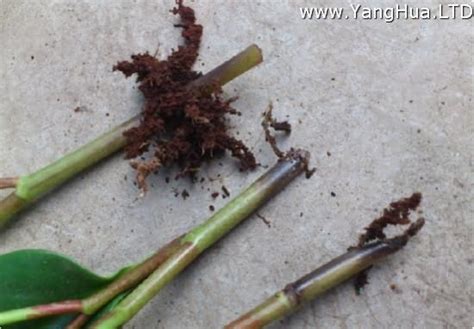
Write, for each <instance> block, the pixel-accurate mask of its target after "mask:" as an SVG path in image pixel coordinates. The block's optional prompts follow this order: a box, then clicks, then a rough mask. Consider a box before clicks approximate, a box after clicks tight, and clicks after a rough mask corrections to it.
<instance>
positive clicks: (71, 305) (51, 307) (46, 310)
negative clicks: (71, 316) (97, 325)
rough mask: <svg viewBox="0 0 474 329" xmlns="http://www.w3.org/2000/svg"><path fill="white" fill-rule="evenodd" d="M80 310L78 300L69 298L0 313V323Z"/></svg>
mask: <svg viewBox="0 0 474 329" xmlns="http://www.w3.org/2000/svg"><path fill="white" fill-rule="evenodd" d="M81 311H82V304H81V301H80V300H70V301H64V302H60V303H54V304H48V305H40V306H33V307H25V308H21V309H17V310H11V311H6V312H2V313H0V325H2V326H3V325H7V324H12V323H16V322H21V321H28V320H33V319H38V318H43V317H47V316H52V315H59V314H66V313H79V312H81ZM0 328H1V327H0Z"/></svg>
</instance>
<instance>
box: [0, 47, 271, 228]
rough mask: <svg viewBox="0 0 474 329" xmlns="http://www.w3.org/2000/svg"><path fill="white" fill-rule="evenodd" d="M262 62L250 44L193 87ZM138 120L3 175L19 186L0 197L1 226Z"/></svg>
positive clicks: (207, 88)
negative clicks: (22, 172)
mask: <svg viewBox="0 0 474 329" xmlns="http://www.w3.org/2000/svg"><path fill="white" fill-rule="evenodd" d="M261 62H262V53H261V50H260V49H259V48H258V47H257V46H256V45H251V46H249V47H247V48H246V49H245V50H243V51H242V52H240V53H239V54H237V55H236V56H234V57H233V58H231V59H230V60H228V61H227V62H225V63H223V64H221V65H220V66H218V67H217V68H215V69H213V70H212V71H210V72H209V73H207V74H206V75H204V76H202V77H200V78H199V79H197V80H195V81H193V82H192V83H191V84H190V88H201V90H202V92H205V93H209V92H212V90H214V88H216V87H221V86H223V85H224V84H226V83H227V82H229V81H231V80H232V79H234V78H236V77H238V76H239V75H241V74H243V73H245V72H246V71H248V70H250V69H251V68H253V67H255V66H256V65H258V64H259V63H261ZM139 120H140V116H135V117H134V118H132V119H130V120H128V121H127V122H124V123H122V124H121V125H119V126H117V127H116V128H114V129H112V130H111V131H109V132H107V133H105V134H104V135H102V136H100V137H99V138H97V139H96V140H94V141H92V142H90V143H88V144H86V145H84V146H83V147H81V148H79V149H78V150H76V151H74V152H72V153H70V154H68V155H66V156H64V157H63V158H61V159H59V160H57V161H56V162H53V163H52V164H50V165H48V166H46V167H44V168H43V169H40V170H38V171H36V172H34V173H32V174H29V175H26V176H21V177H18V178H16V179H14V180H12V179H0V184H1V182H3V183H4V184H3V186H4V187H16V191H15V192H13V193H11V194H10V195H9V196H8V197H7V198H5V199H4V200H2V201H0V228H2V227H3V226H5V225H6V224H7V223H8V222H9V221H10V219H11V218H12V217H13V216H14V215H15V214H17V213H18V212H20V211H21V210H23V209H24V208H26V207H27V206H28V205H30V204H32V203H34V202H35V201H37V200H38V199H39V198H41V197H42V196H43V195H45V194H46V193H48V192H50V191H51V190H53V189H55V188H57V187H58V186H60V185H61V184H63V183H64V182H66V181H67V180H69V179H71V178H72V177H74V176H76V175H77V174H78V173H80V172H82V171H84V170H85V169H87V168H89V167H91V166H93V165H94V164H96V163H97V162H99V161H100V160H102V159H104V158H106V157H108V156H110V155H112V154H114V153H116V152H117V151H119V150H120V149H122V148H123V147H124V146H125V145H126V142H127V140H126V138H125V137H124V135H123V133H124V132H125V131H127V130H128V129H130V128H131V127H133V126H135V125H136V124H138V123H139ZM0 187H1V185H0Z"/></svg>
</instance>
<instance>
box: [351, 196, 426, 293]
mask: <svg viewBox="0 0 474 329" xmlns="http://www.w3.org/2000/svg"><path fill="white" fill-rule="evenodd" d="M421 199H422V195H421V193H413V194H412V195H411V196H410V197H408V198H403V199H400V200H398V201H395V202H392V203H391V204H390V205H389V207H387V208H385V209H384V210H383V213H382V216H380V217H379V218H376V219H374V220H373V221H372V223H370V225H369V226H367V227H366V228H365V233H363V234H361V235H360V237H359V242H358V244H357V246H355V247H350V248H349V249H354V248H361V247H363V246H364V245H366V244H367V243H369V242H371V241H386V242H390V243H391V244H394V245H397V246H398V247H399V248H402V247H404V246H405V245H406V244H407V242H408V240H409V239H410V238H411V237H413V236H415V235H416V234H417V233H418V231H419V230H420V229H421V228H422V227H423V225H424V224H425V220H424V219H423V218H418V219H417V220H416V221H415V222H411V221H410V218H409V215H410V212H413V211H415V210H416V209H417V208H418V206H419V205H420V203H421ZM407 224H410V226H409V227H408V228H407V229H406V230H405V231H404V232H403V233H402V234H400V235H397V236H395V237H393V238H387V236H386V234H385V232H384V229H385V228H386V227H387V226H388V225H407ZM371 268H372V267H369V268H368V269H366V270H364V271H362V272H360V273H359V274H358V275H357V276H356V277H355V278H354V287H355V290H356V293H357V294H359V293H360V291H361V289H362V288H363V287H364V286H365V285H366V284H367V283H368V271H369V270H370V269H371Z"/></svg>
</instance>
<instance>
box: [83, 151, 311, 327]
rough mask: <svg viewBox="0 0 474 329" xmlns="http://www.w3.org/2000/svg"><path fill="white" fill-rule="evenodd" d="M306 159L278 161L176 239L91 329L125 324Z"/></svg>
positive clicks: (299, 155) (295, 155)
mask: <svg viewBox="0 0 474 329" xmlns="http://www.w3.org/2000/svg"><path fill="white" fill-rule="evenodd" d="M308 157H309V154H308V153H307V152H303V151H293V152H291V154H289V155H288V156H287V157H286V158H284V159H281V160H279V161H278V163H277V164H276V165H275V166H274V167H273V168H271V169H270V170H269V171H268V172H267V173H265V174H264V175H263V176H262V177H260V178H259V179H258V180H257V181H256V182H254V183H253V184H252V185H251V186H250V187H248V188H247V189H246V190H245V191H244V192H242V193H241V194H240V195H238V196H237V197H236V198H234V199H233V200H232V201H231V202H229V203H228V204H227V205H226V206H225V207H224V208H222V209H220V210H219V211H218V212H216V213H215V214H214V215H213V216H212V217H211V218H209V219H208V220H207V221H206V222H204V223H203V224H201V225H199V226H197V227H196V228H194V229H193V230H191V231H190V232H189V233H187V234H186V235H185V236H184V237H183V238H182V239H180V243H181V246H180V248H179V249H178V250H177V252H175V253H174V254H173V255H172V256H171V257H169V258H168V259H167V260H166V261H165V262H164V263H163V264H162V265H161V266H160V267H158V269H157V270H155V271H154V272H153V273H152V274H151V275H150V276H149V277H148V278H147V279H146V280H144V281H143V282H142V283H141V284H140V285H139V286H138V287H137V288H136V289H135V290H133V291H132V292H131V293H130V294H129V295H128V296H127V297H126V298H125V299H124V300H123V301H122V302H120V303H119V304H118V305H117V306H116V307H115V308H114V309H113V310H112V311H110V312H109V313H107V314H105V315H104V316H103V317H102V318H101V319H99V320H98V321H97V322H96V323H95V324H93V325H92V328H96V329H111V328H118V327H120V326H122V325H123V324H125V323H126V322H127V321H129V320H130V319H131V318H132V317H133V316H134V315H135V314H137V313H138V312H139V311H140V310H141V309H142V308H143V306H145V305H146V303H147V302H148V301H150V300H151V299H152V298H153V297H154V296H155V295H156V294H157V293H158V292H159V291H160V290H161V289H162V288H163V287H164V286H166V285H167V284H168V283H169V282H170V281H171V280H173V279H174V278H175V277H176V276H177V275H178V274H179V273H181V272H182V271H183V270H184V269H185V268H186V267H187V266H188V265H189V264H190V263H191V262H192V261H193V260H194V259H196V258H197V257H198V256H199V255H200V254H201V253H202V252H203V251H204V250H206V249H207V248H209V247H210V246H211V245H212V244H214V243H215V242H216V241H218V240H219V239H220V238H222V237H223V236H224V235H225V234H226V233H228V232H229V231H230V230H232V229H233V228H234V227H235V226H236V225H238V224H239V223H240V222H241V221H243V220H244V219H245V218H247V217H248V216H249V215H250V214H252V213H253V212H255V211H256V210H257V209H258V208H259V207H260V206H262V205H263V204H264V203H265V202H266V201H267V200H269V199H270V198H271V197H272V196H273V195H275V194H276V193H278V192H279V191H281V190H282V189H283V188H284V187H285V186H286V185H287V184H288V183H290V182H291V181H292V180H293V179H294V178H295V177H297V176H298V175H300V174H301V173H302V172H304V171H305V169H307V163H308Z"/></svg>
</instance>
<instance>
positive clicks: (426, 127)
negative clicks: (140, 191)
mask: <svg viewBox="0 0 474 329" xmlns="http://www.w3.org/2000/svg"><path fill="white" fill-rule="evenodd" d="M311 3H312V4H313V5H320V6H323V5H324V3H323V2H311ZM311 3H310V2H308V4H307V5H311ZM364 3H365V4H367V2H364ZM423 3H424V4H426V5H430V6H431V7H433V8H434V7H436V6H437V4H438V3H437V2H429V1H426V2H423ZM303 4H304V2H296V1H295V2H273V1H272V2H270V1H263V2H259V1H225V2H217V3H216V2H215V1H212V2H211V1H196V2H195V3H193V6H194V8H195V9H196V13H197V16H198V19H199V20H200V22H202V23H203V25H204V26H205V29H206V30H205V35H204V39H203V47H202V49H201V54H202V55H201V56H202V57H201V59H202V60H201V61H199V62H198V64H197V69H201V70H203V71H207V70H209V69H210V68H212V67H214V66H215V65H217V64H219V63H220V62H221V61H222V60H224V59H227V58H228V57H230V56H232V55H234V54H235V53H236V52H238V51H240V50H241V49H243V48H245V47H246V46H247V45H249V44H250V43H254V42H255V43H257V44H259V46H260V47H261V48H262V49H263V51H264V55H265V62H264V63H263V64H262V65H261V66H260V67H259V68H258V69H256V70H253V71H252V72H251V73H249V74H247V75H245V77H242V78H240V79H238V80H236V81H235V82H233V83H232V84H230V85H229V86H227V87H226V92H227V94H228V96H233V95H235V94H236V93H237V92H234V89H236V90H237V91H238V94H239V96H240V98H239V100H237V101H236V102H235V103H234V106H235V107H236V108H238V109H240V110H241V111H242V112H243V115H242V116H241V117H236V118H233V123H234V125H239V127H240V129H241V131H242V133H241V134H240V136H239V138H241V139H242V140H243V141H244V142H245V143H246V144H248V145H249V146H251V147H252V150H253V151H254V152H255V154H256V156H257V159H258V160H259V161H260V162H262V163H263V164H271V163H272V162H273V161H274V155H273V153H272V151H271V150H270V148H269V147H268V145H267V144H266V143H265V141H264V135H263V131H262V129H261V126H260V122H259V120H255V118H256V117H257V113H261V112H262V111H263V110H264V109H265V108H266V107H267V105H268V102H269V100H273V105H274V114H275V117H277V118H286V115H289V116H290V117H289V120H290V122H291V123H292V124H293V132H292V133H291V138H290V139H289V142H284V143H283V144H284V146H289V144H290V143H291V144H294V145H296V146H304V147H307V148H308V149H309V150H310V151H311V153H312V154H313V157H314V160H315V161H316V164H317V166H318V171H317V172H316V173H315V175H314V176H313V178H312V179H311V180H305V179H303V178H301V179H299V180H297V181H296V182H295V183H294V184H292V185H290V186H289V187H288V188H287V190H286V191H285V193H284V194H282V195H280V196H278V197H277V198H275V199H274V200H273V201H272V202H271V203H270V204H268V205H267V206H266V207H264V208H263V209H261V210H260V211H259V214H260V215H261V216H263V217H264V218H265V219H266V220H268V221H269V222H270V223H271V225H270V228H269V227H268V226H267V224H266V223H264V222H263V221H262V220H261V219H260V218H259V217H257V216H254V217H252V218H251V219H250V220H249V221H248V222H246V223H245V224H243V225H242V226H241V227H239V228H238V229H237V230H236V231H234V232H233V233H232V234H231V235H229V236H228V237H227V238H226V240H225V241H223V242H222V243H219V244H218V246H217V247H216V248H213V249H212V250H211V251H210V252H208V253H207V254H206V255H205V256H204V257H202V258H201V259H200V260H199V261H198V262H197V263H196V264H195V265H194V266H193V267H192V268H190V269H189V270H188V271H186V273H184V275H182V276H181V277H180V278H179V279H178V280H177V281H175V282H174V283H173V284H172V285H170V286H169V287H167V288H166V289H165V290H164V291H163V292H162V293H161V295H160V296H159V297H157V298H155V299H154V301H153V302H152V303H151V304H150V305H148V306H147V308H146V309H145V310H143V311H142V312H141V313H140V314H139V316H137V318H136V319H134V320H133V322H131V323H130V324H129V325H128V328H150V329H153V328H167V329H168V328H218V327H220V326H221V325H223V324H224V323H226V322H227V321H229V320H231V319H233V318H234V317H235V316H236V315H237V314H238V313H240V312H242V311H245V310H247V309H248V308H249V307H252V306H254V305H255V304H256V303H258V302H259V301H261V300H262V299H263V298H264V297H266V296H268V295H269V294H270V293H273V292H274V291H276V290H277V289H280V288H282V287H283V285H284V284H285V283H286V282H288V281H291V280H294V279H296V278H298V277H299V276H301V275H302V274H303V273H305V272H308V271H309V270H310V269H313V268H314V267H316V266H317V265H319V264H321V263H322V262H325V261H327V260H329V259H330V258H332V257H333V256H335V255H338V254H340V253H341V252H344V251H345V248H346V247H347V245H348V241H353V243H357V235H358V234H359V233H361V229H362V228H363V227H364V226H366V225H367V224H369V223H370V221H371V220H372V219H373V218H375V217H377V216H378V215H380V211H381V210H382V208H383V207H384V206H385V205H387V204H388V203H389V202H390V201H393V200H396V199H398V198H400V197H402V196H408V195H410V194H411V193H412V192H414V191H420V192H422V193H423V201H422V209H423V210H424V213H423V216H424V217H425V218H426V219H427V222H426V225H425V227H424V228H423V230H422V232H421V234H420V235H419V236H417V237H415V238H414V239H413V241H412V243H410V244H409V245H408V246H407V248H406V249H404V250H402V251H401V252H400V253H397V254H396V255H395V256H394V257H392V258H391V259H390V260H389V261H387V262H385V263H384V264H383V266H377V267H375V268H374V269H373V270H372V271H371V275H370V280H371V284H370V285H368V286H367V287H366V288H365V290H364V291H363V292H362V294H361V296H359V297H358V296H356V295H355V293H354V290H353V289H352V287H351V285H350V284H347V285H345V286H342V287H340V288H338V289H336V290H335V291H332V292H331V293H329V294H328V295H326V296H325V298H324V299H321V300H319V301H315V302H314V303H312V304H310V305H308V306H307V307H304V308H303V309H302V310H301V311H300V312H298V313H297V314H295V315H294V316H292V317H290V318H288V319H286V320H284V321H283V322H282V323H277V324H275V325H273V326H272V328H273V329H277V328H303V329H306V328H308V329H309V328H315V327H318V328H430V329H431V328H467V327H471V326H472V325H473V323H474V319H473V317H472V315H470V314H469V309H472V307H473V302H474V301H473V299H474V296H473V293H474V292H473V289H474V288H473V281H472V273H473V261H474V256H473V248H474V246H473V242H472V241H473V231H474V221H473V213H474V195H473V190H474V179H473V142H472V130H473V126H474V117H473V112H472V111H473V101H472V93H473V50H472V49H473V46H474V35H473V31H474V29H473V23H472V19H471V20H470V21H461V20H459V21H416V20H411V21H410V20H408V21H404V20H403V21H399V22H394V23H392V24H386V23H383V22H379V21H353V20H347V21H346V20H342V21H329V20H327V21H302V20H301V19H300V14H299V7H300V6H301V5H303ZM340 4H341V5H342V6H346V7H348V5H347V3H346V2H341V3H340ZM172 5H173V4H172V3H171V1H149V0H147V1H125V0H124V1H111V0H107V1H100V2H99V1H82V2H77V3H76V2H75V1H42V2H39V1H38V2H31V1H18V0H14V1H13V0H8V1H7V0H1V1H0V44H1V45H2V46H1V50H0V73H1V82H0V158H1V159H2V161H1V162H0V172H1V173H4V174H7V175H14V174H22V173H25V172H28V171H31V170H34V169H37V168H39V167H41V166H42V165H44V164H46V163H48V162H50V161H52V160H54V159H56V158H57V157H59V156H60V155H62V154H64V152H66V151H69V150H72V149H74V148H76V147H77V146H79V145H81V144H82V142H83V141H85V140H90V139H92V138H93V137H95V136H97V135H98V134H99V133H100V132H103V131H105V130H106V129H108V128H110V127H112V126H114V125H116V124H118V123H120V122H122V121H124V120H125V119H126V118H128V117H130V116H131V115H132V114H134V113H137V111H138V110H139V108H140V107H141V105H142V99H141V98H140V96H139V92H138V91H137V90H136V89H133V86H134V82H133V80H131V79H129V80H125V79H123V76H122V75H121V74H120V73H118V72H115V73H112V72H111V67H112V65H113V64H115V63H116V62H117V61H119V60H122V59H124V58H127V57H128V56H129V55H130V54H132V53H134V52H142V51H146V50H150V51H151V52H153V51H154V50H155V49H156V48H158V47H159V49H160V52H161V55H162V56H165V55H167V54H168V53H169V52H168V51H169V49H170V48H171V47H174V46H175V44H176V40H178V38H179V30H178V29H175V28H172V27H171V24H172V23H173V22H175V18H174V17H173V16H172V15H170V14H169V13H168V10H169V8H170V7H171V6H172ZM208 47H209V49H208ZM78 107H79V108H80V111H76V112H75V111H74V109H76V108H78ZM227 161H228V162H229V163H225V165H224V166H222V167H221V166H219V165H218V164H216V165H215V166H213V167H210V168H205V170H204V173H205V175H206V176H210V177H213V178H215V180H214V181H213V182H212V183H208V184H209V185H206V187H205V190H204V192H205V193H200V192H201V187H200V185H196V186H189V185H188V183H187V182H186V181H185V180H181V181H179V182H177V183H175V182H174V181H172V182H171V183H170V184H163V182H164V178H165V175H164V174H163V175H161V176H158V177H155V178H153V179H152V180H151V183H152V184H153V183H154V184H156V185H159V186H160V188H155V189H151V190H150V192H149V193H148V195H147V197H146V198H145V199H143V200H138V201H137V199H136V196H137V189H136V187H135V186H133V184H132V181H133V176H134V173H133V169H131V168H130V166H129V165H128V164H127V163H126V162H125V161H123V160H121V159H120V157H118V156H117V157H115V158H113V159H111V160H109V161H107V162H106V163H104V164H102V165H101V166H99V167H97V168H96V169H94V170H93V171H91V172H89V173H87V174H86V175H83V176H81V177H80V178H79V179H76V180H75V181H74V182H72V183H70V184H68V185H67V186H65V187H64V188H62V189H61V190H60V191H58V192H56V193H54V194H53V195H52V196H51V197H50V198H47V199H46V200H44V201H43V202H41V204H39V205H38V206H36V207H34V208H33V209H32V210H31V211H29V212H27V213H24V214H23V215H22V216H21V217H20V220H19V222H18V223H17V225H14V226H13V227H12V228H11V229H10V230H9V231H7V232H6V233H3V234H2V236H1V240H0V252H7V251H11V250H15V249H18V248H48V249H52V250H57V251H60V252H63V253H66V254H68V255H70V256H73V257H75V258H77V259H79V260H80V261H81V262H82V263H83V264H85V265H87V266H89V267H91V268H94V269H95V270H97V271H99V272H102V273H107V272H110V271H112V270H114V269H115V268H117V267H119V266H120V265H122V264H124V263H128V262H132V261H134V260H137V259H138V258H141V257H142V256H143V255H147V254H149V252H150V251H151V250H153V249H156V248H157V247H158V246H160V245H162V244H163V243H165V242H166V241H168V240H170V239H171V238H173V237H175V236H177V235H178V234H180V233H182V232H184V231H185V230H187V229H189V228H190V227H192V226H193V225H195V224H197V223H199V222H201V221H202V220H203V219H204V218H206V217H207V216H208V215H209V214H210V211H209V205H211V204H212V205H214V206H215V207H216V208H218V207H220V206H221V205H223V204H224V203H225V202H226V201H227V200H228V199H226V200H224V199H222V197H220V196H219V197H218V198H216V199H215V200H214V199H213V198H212V196H211V194H212V192H213V191H220V190H221V186H222V185H225V186H226V187H227V189H228V190H229V191H230V193H231V195H236V193H237V192H238V191H239V190H241V189H242V188H243V187H245V186H246V185H247V184H248V183H249V182H251V181H252V180H253V179H254V178H255V177H257V176H258V175H259V174H260V173H261V172H262V170H263V169H259V170H257V171H255V172H253V173H250V174H249V175H241V174H240V173H239V171H238V166H232V164H233V163H234V162H233V161H234V160H227ZM218 174H220V175H221V176H220V177H218V176H217V175H218ZM125 176H127V177H128V179H127V180H125V179H124V177H125ZM153 181H154V182H153ZM176 187H177V188H179V191H181V190H182V189H183V188H186V189H187V191H189V194H190V196H189V197H188V198H187V199H186V200H185V201H183V199H182V198H181V197H178V198H175V197H174V194H173V188H176ZM207 187H209V189H210V191H209V192H208V191H207V190H206V189H207ZM4 194H5V193H3V192H2V193H0V195H4ZM300 213H302V216H300ZM408 249H410V250H408ZM310 250H311V251H312V252H308V251H310ZM394 287H395V288H394Z"/></svg>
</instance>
